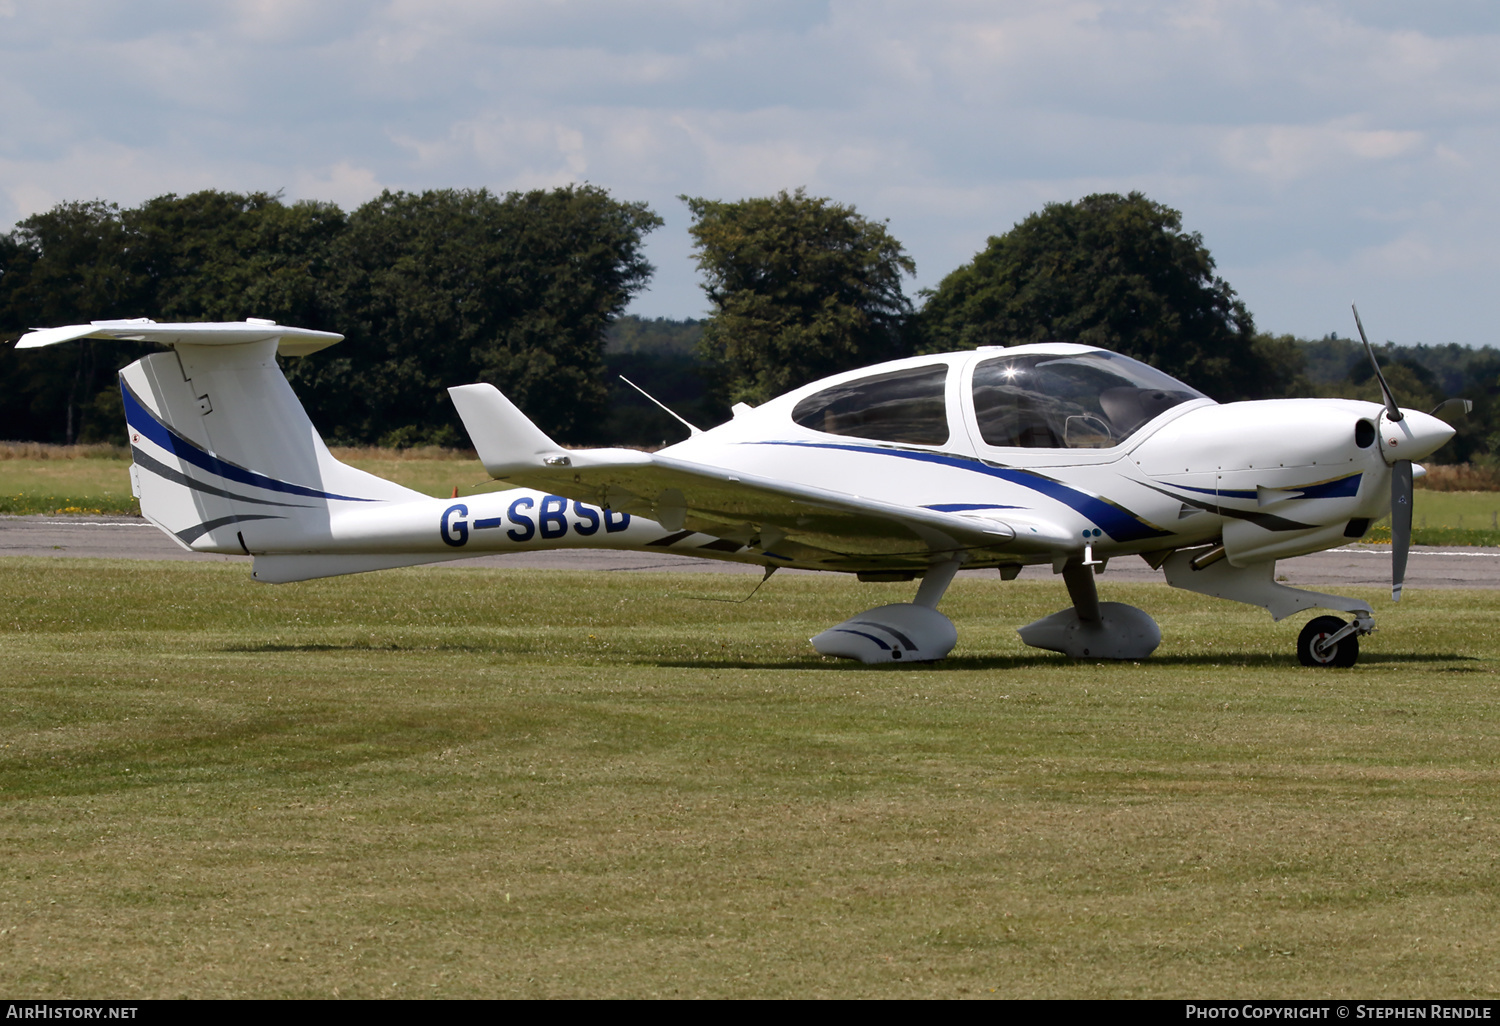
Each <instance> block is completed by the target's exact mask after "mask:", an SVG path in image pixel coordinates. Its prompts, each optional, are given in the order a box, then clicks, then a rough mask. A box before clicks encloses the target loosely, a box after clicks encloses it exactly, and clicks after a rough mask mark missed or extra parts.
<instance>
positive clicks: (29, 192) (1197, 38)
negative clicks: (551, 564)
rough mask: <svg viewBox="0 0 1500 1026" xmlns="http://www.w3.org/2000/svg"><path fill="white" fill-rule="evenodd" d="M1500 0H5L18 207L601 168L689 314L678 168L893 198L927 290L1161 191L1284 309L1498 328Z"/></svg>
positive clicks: (6, 117)
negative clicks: (1025, 237) (1093, 210)
mask: <svg viewBox="0 0 1500 1026" xmlns="http://www.w3.org/2000/svg"><path fill="white" fill-rule="evenodd" d="M1489 8H1490V5H1483V4H1474V3H1463V2H1458V0H1455V2H1449V3H1444V2H1442V0H1433V2H1430V3H1427V4H1423V5H1420V6H1419V5H1409V4H1399V3H1393V2H1385V0H1308V2H1293V0H1176V2H1169V3H1160V2H1158V0H1062V2H1058V3H1049V4H1036V3H1031V2H1020V0H1004V2H993V0H930V2H929V3H928V4H925V5H922V6H921V7H920V8H918V7H915V6H913V5H910V4H905V3H896V2H894V0H829V2H826V3H807V2H803V0H797V2H792V0H759V2H751V0H733V2H729V0H726V2H722V3H714V4H702V3H693V2H689V0H634V2H631V0H613V2H604V0H580V2H572V3H556V2H550V0H506V2H493V0H326V2H323V3H319V4H306V3H301V2H293V0H223V2H221V3H219V4H197V3H189V2H187V0H154V2H143V3H141V4H137V5H128V9H127V7H122V6H121V5H116V4H113V3H106V2H104V0H67V2H58V3H53V4H45V5H43V4H35V5H18V4H15V3H13V2H12V0H0V18H3V19H4V23H5V25H6V32H5V34H4V36H3V37H0V90H3V91H4V94H5V95H6V98H7V100H6V104H5V106H4V108H3V109H0V221H5V220H6V219H10V220H14V219H16V218H19V217H23V216H25V215H26V214H28V213H32V212H35V211H36V210H38V209H45V208H46V207H47V206H48V205H50V204H51V203H54V202H57V201H60V200H63V199H91V198H94V197H103V198H107V199H111V200H115V201H117V202H120V203H125V204H129V203H137V202H140V201H141V200H142V199H145V198H147V197H149V196H151V195H157V194H160V193H163V192H167V191H177V192H184V191H189V190H192V189H197V188H208V187H214V188H223V189H236V190H246V189H266V190H271V191H274V190H275V189H278V188H283V187H284V188H286V189H287V192H288V195H289V196H290V197H293V198H302V197H306V198H321V199H329V200H333V201H335V202H338V203H340V204H341V205H344V206H346V207H352V206H354V205H357V204H358V203H360V202H362V201H364V200H365V199H368V198H370V197H371V196H373V195H375V194H377V193H378V192H379V190H380V189H382V188H386V187H389V188H397V189H423V188H439V187H479V186H484V187H488V188H490V189H492V190H495V191H499V192H504V191H507V190H510V189H518V188H532V187H547V186H552V185H559V184H564V183H570V182H580V181H589V182H592V183H594V184H596V185H601V186H604V187H606V188H608V189H610V190H611V191H612V192H614V193H615V194H616V195H618V196H621V197H622V198H627V199H641V200H646V201H648V202H650V203H651V204H652V205H653V207H654V208H655V209H656V210H657V211H658V212H660V213H661V214H662V215H663V216H664V217H665V218H666V219H667V222H668V223H667V226H666V227H665V228H663V229H662V230H661V231H660V232H658V233H657V234H656V235H655V236H653V237H652V239H651V241H650V243H649V248H650V254H651V256H652V258H653V259H654V260H655V261H656V263H657V264H658V265H659V268H660V269H659V272H658V276H657V279H656V282H655V285H654V286H653V289H652V292H651V294H650V295H648V296H646V297H644V298H643V299H642V300H641V301H640V302H639V303H638V308H639V309H641V310H643V311H645V312H647V313H652V314H673V313H678V314H689V313H696V312H698V311H700V310H701V309H702V298H701V295H700V293H699V292H698V290H697V287H696V278H695V273H694V271H693V268H692V266H691V261H690V260H689V244H688V241H687V236H686V226H687V224H686V216H685V213H684V212H683V210H682V208H681V204H680V203H678V201H677V200H676V196H677V195H678V194H680V193H687V194H690V195H706V196H714V197H718V198H726V199H728V198H735V197H737V196H740V195H749V194H764V193H769V192H773V191H776V190H778V189H782V188H788V189H790V188H795V187H797V186H799V185H806V186H808V187H809V188H810V189H812V190H813V191H814V192H817V193H820V194H824V195H829V196H833V197H835V198H837V199H839V200H841V201H844V202H852V203H854V204H856V205H857V206H858V207H859V209H860V211H861V213H863V214H865V215H866V216H869V217H874V218H880V219H885V218H889V219H890V222H891V227H892V231H893V232H894V233H895V234H896V235H897V237H898V238H900V239H902V240H903V241H904V242H905V243H906V246H907V248H908V250H909V251H910V252H911V253H912V254H913V256H914V257H915V258H916V260H917V263H918V266H919V270H920V278H919V284H922V285H932V284H935V283H936V282H937V281H938V280H940V279H941V278H942V277H943V275H944V274H946V273H947V272H948V271H950V270H952V269H953V268H954V267H956V266H957V265H958V264H959V263H961V262H963V261H965V260H967V259H968V258H969V257H970V256H972V254H973V252H974V251H975V250H976V249H977V248H978V247H980V246H982V245H983V244H984V240H985V238H986V237H987V236H988V235H991V234H994V233H998V232H1003V231H1005V230H1006V229H1008V228H1009V227H1010V226H1011V225H1012V224H1013V223H1015V222H1016V221H1018V220H1020V219H1021V218H1023V217H1025V216H1026V215H1027V214H1028V213H1030V212H1031V211H1033V210H1036V209H1038V208H1039V207H1040V206H1041V205H1042V204H1043V203H1046V202H1049V201H1054V200H1068V199H1074V198H1077V197H1078V196H1081V195H1084V194H1086V193H1088V192H1092V191H1120V192H1123V191H1128V190H1130V189H1141V190H1142V191H1144V192H1146V194H1147V195H1149V196H1151V197H1152V198H1154V199H1157V200H1160V201H1162V202H1165V203H1168V204H1169V205H1172V206H1175V207H1178V208H1180V209H1181V210H1182V211H1183V214H1184V219H1185V222H1186V224H1187V226H1188V227H1189V228H1190V229H1192V230H1198V231H1201V232H1203V234H1204V237H1205V241H1206V242H1207V244H1208V245H1209V247H1210V248H1211V250H1212V251H1213V252H1214V254H1215V256H1216V257H1217V258H1218V261H1219V265H1220V269H1221V271H1223V272H1224V273H1225V275H1226V276H1227V277H1228V278H1229V280H1230V281H1231V282H1232V283H1234V284H1235V285H1236V286H1237V287H1238V288H1239V289H1240V291H1241V292H1242V294H1243V295H1245V297H1246V299H1247V301H1248V302H1250V305H1251V309H1252V310H1253V311H1254V312H1255V314H1256V316H1257V319H1258V320H1259V322H1260V323H1261V324H1262V325H1263V326H1265V327H1267V328H1270V329H1272V330H1277V331H1295V332H1303V333H1321V332H1322V331H1324V330H1329V327H1330V326H1329V325H1328V324H1327V322H1326V320H1325V314H1324V311H1325V310H1327V309H1334V310H1337V308H1338V306H1339V305H1340V304H1342V303H1344V302H1345V301H1346V297H1347V296H1348V295H1349V293H1350V292H1351V291H1353V292H1359V293H1361V294H1365V295H1369V294H1372V293H1374V294H1379V295H1381V296H1382V297H1383V298H1386V299H1387V300H1388V301H1389V302H1390V303H1391V305H1392V307H1393V313H1392V315H1391V317H1390V318H1389V323H1390V324H1391V325H1393V326H1397V327H1399V326H1400V318H1401V316H1402V314H1401V313H1400V311H1401V310H1402V309H1405V308H1407V307H1409V308H1410V309H1411V311H1412V313H1411V315H1410V317H1411V324H1412V325H1418V324H1419V325H1421V326H1422V329H1423V332H1424V336H1423V337H1426V338H1428V339H1429V340H1434V339H1435V340H1442V338H1445V337H1446V338H1451V339H1453V340H1456V341H1471V342H1479V341H1486V340H1488V339H1490V338H1491V337H1492V335H1491V334H1490V332H1491V329H1490V328H1489V318H1488V314H1487V311H1486V310H1485V309H1484V303H1483V297H1484V293H1485V291H1486V290H1487V287H1488V283H1489V282H1490V281H1492V280H1493V279H1494V277H1495V276H1496V275H1497V274H1500V253H1497V252H1495V250H1494V247H1493V245H1492V244H1491V242H1490V240H1491V239H1492V238H1494V237H1495V235H1496V234H1497V233H1500V200H1497V199H1496V198H1495V197H1494V196H1493V195H1492V193H1493V191H1494V190H1493V188H1492V184H1491V182H1490V180H1489V177H1490V176H1489V175H1488V174H1487V170H1488V169H1489V168H1490V167H1493V166H1494V165H1495V162H1496V159H1497V158H1500V72H1497V71H1496V70H1495V69H1496V68H1500V14H1495V15H1492V14H1490V13H1489ZM1423 283H1425V284H1423ZM1356 286H1357V287H1356ZM1424 290H1425V291H1424ZM1333 293H1337V295H1336V296H1335V299H1336V302H1334V303H1333V306H1332V307H1329V305H1328V304H1329V299H1328V296H1329V295H1330V294H1333ZM1438 294H1441V295H1442V297H1443V301H1442V302H1441V303H1440V304H1439V303H1436V302H1434V299H1433V297H1434V296H1435V295H1438ZM1338 326H1339V327H1342V323H1341V322H1339V324H1338ZM1393 330H1394V329H1393ZM1434 333H1436V334H1434ZM1393 337H1397V336H1394V335H1393Z"/></svg>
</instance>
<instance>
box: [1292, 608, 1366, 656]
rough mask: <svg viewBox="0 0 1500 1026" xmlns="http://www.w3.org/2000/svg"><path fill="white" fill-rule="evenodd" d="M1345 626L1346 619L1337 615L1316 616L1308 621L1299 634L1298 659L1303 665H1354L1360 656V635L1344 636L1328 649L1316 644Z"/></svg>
mask: <svg viewBox="0 0 1500 1026" xmlns="http://www.w3.org/2000/svg"><path fill="white" fill-rule="evenodd" d="M1343 627H1344V621H1343V620H1340V619H1339V618H1338V617H1336V616H1315V617H1313V618H1312V619H1311V620H1309V621H1307V626H1306V627H1304V628H1302V633H1301V634H1299V635H1297V659H1298V661H1299V662H1301V663H1302V665H1303V666H1336V667H1338V668H1340V669H1347V668H1348V667H1350V666H1353V665H1354V662H1355V660H1357V659H1358V658H1359V635H1358V634H1351V635H1349V636H1348V637H1347V638H1343V639H1342V640H1340V641H1339V643H1338V644H1337V645H1335V646H1333V648H1331V649H1328V650H1326V651H1322V650H1319V649H1317V648H1315V647H1314V646H1315V645H1316V644H1317V643H1319V642H1322V641H1323V639H1324V638H1327V637H1330V636H1331V635H1333V634H1337V633H1338V632H1339V631H1340V630H1342V629H1343Z"/></svg>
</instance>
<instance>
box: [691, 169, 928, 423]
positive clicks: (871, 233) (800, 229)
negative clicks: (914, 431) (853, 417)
mask: <svg viewBox="0 0 1500 1026" xmlns="http://www.w3.org/2000/svg"><path fill="white" fill-rule="evenodd" d="M681 198H682V200H683V201H684V202H685V203H687V205H688V209H689V210H690V211H691V212H692V214H693V226H692V228H691V229H690V231H691V233H692V236H693V241H694V245H695V248H696V249H697V254H698V256H697V260H698V267H699V269H700V270H701V271H702V272H703V275H704V278H705V279H706V280H705V282H704V286H703V288H704V291H705V292H707V293H708V298H709V300H710V301H711V302H712V303H713V306H714V316H713V318H712V319H711V320H710V321H709V322H708V324H707V326H706V327H705V329H704V333H703V342H702V346H703V352H704V355H705V356H707V357H708V359H709V360H710V361H711V362H712V363H713V364H714V365H715V367H716V368H717V372H718V374H719V377H720V384H721V387H722V388H723V390H724V391H725V392H726V393H727V398H728V400H729V401H730V402H735V401H741V400H743V401H747V402H752V403H754V402H761V401H763V400H765V399H768V398H770V397H771V396H774V395H777V394H779V393H781V392H784V391H786V390H787V389H789V388H795V387H796V386H798V385H802V384H806V383H807V382H809V381H813V380H815V379H817V378H820V377H823V376H825V375H828V374H833V373H835V372H837V371H841V370H847V369H849V368H851V367H858V366H861V365H863V364H867V363H873V362H875V361H878V360H884V359H890V358H892V357H896V356H900V355H903V354H904V352H905V338H904V327H905V324H906V320H907V318H908V317H909V316H910V314H911V303H910V301H909V300H908V299H907V298H906V296H905V295H904V294H903V292H902V289H901V277H902V275H903V274H915V273H916V265H915V264H914V263H913V262H912V260H911V258H910V257H908V256H907V255H906V253H905V252H904V251H903V250H902V248H901V244H900V243H899V242H897V241H896V240H895V239H894V238H892V237H891V234H890V233H889V232H888V231H887V230H886V226H885V224H884V223H883V222H875V221H870V220H867V219H865V218H863V217H861V216H859V214H857V213H856V212H855V209H854V208H853V207H852V206H845V205H844V204H841V203H834V202H833V201H832V200H829V199H823V198H819V197H810V196H808V195H807V193H806V190H804V189H798V190H797V191H796V192H795V193H787V192H786V191H785V190H783V191H782V192H780V193H778V194H777V195H775V196H770V197H764V198H758V199H747V200H740V201H739V202H737V203H726V202H722V201H718V200H707V199H701V198H692V197H688V196H683V197H681Z"/></svg>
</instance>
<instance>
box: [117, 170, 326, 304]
mask: <svg viewBox="0 0 1500 1026" xmlns="http://www.w3.org/2000/svg"><path fill="white" fill-rule="evenodd" d="M123 221H124V224H125V226H126V228H127V230H128V231H129V233H130V235H131V237H132V241H133V247H134V254H135V260H134V261H133V263H132V270H133V271H134V272H135V274H136V276H137V279H138V280H141V281H143V282H145V283H147V284H148V286H149V289H150V294H151V297H152V306H151V309H152V313H151V316H152V317H153V318H154V319H155V320H159V321H198V320H206V321H238V320H243V319H244V318H246V317H266V318H270V319H271V320H275V321H277V322H279V323H282V324H295V325H297V326H299V327H306V328H321V327H324V326H325V322H326V319H327V317H328V314H329V311H328V310H327V309H326V306H327V304H326V302H325V297H324V296H323V292H324V290H325V289H326V287H327V282H328V280H329V277H330V271H331V263H330V261H331V254H332V247H333V244H334V242H335V240H336V239H337V238H338V237H339V236H340V235H341V234H342V233H343V231H344V228H345V225H346V222H347V218H346V217H345V215H344V212H343V211H342V210H340V209H339V208H338V207H337V206H336V205H334V204H332V203H316V202H307V201H303V202H298V203H293V204H290V205H288V204H283V203H282V202H281V200H280V197H278V196H275V195H271V194H269V193H264V192H252V193H246V194H243V195H242V194H239V193H232V192H217V191H213V190H206V191H204V192H196V193H193V194H192V195H190V196H176V195H171V194H169V195H166V196H159V197H157V198H156V199H152V200H147V201H146V202H145V203H142V204H141V205H140V206H139V207H136V208H133V209H130V210H127V211H125V212H124V214H123ZM335 330H336V329H335Z"/></svg>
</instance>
